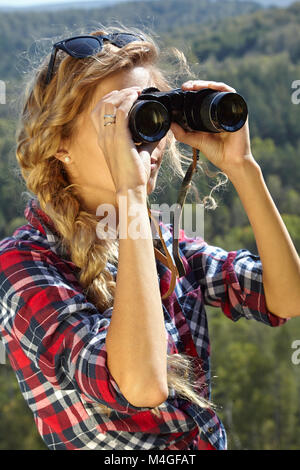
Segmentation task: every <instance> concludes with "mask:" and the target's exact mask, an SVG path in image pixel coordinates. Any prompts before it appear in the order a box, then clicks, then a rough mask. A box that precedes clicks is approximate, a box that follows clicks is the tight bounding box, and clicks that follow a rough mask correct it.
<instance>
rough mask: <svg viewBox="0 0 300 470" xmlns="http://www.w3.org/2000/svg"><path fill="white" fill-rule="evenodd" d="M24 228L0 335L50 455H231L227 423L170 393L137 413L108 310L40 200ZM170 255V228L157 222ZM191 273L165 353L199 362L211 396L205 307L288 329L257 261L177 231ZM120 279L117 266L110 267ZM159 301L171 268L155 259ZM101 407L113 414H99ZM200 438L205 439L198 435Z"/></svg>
mask: <svg viewBox="0 0 300 470" xmlns="http://www.w3.org/2000/svg"><path fill="white" fill-rule="evenodd" d="M25 216H26V218H27V220H28V224H26V225H24V226H22V227H19V228H18V229H17V230H16V231H15V232H14V234H13V235H12V236H11V237H7V238H5V239H3V240H2V241H1V242H0V304H1V314H0V331H1V334H2V338H3V341H4V344H5V347H6V352H7V355H8V357H9V360H10V363H11V365H12V367H13V369H14V371H15V373H16V376H17V379H18V382H19V385H20V389H21V392H22V394H23V396H24V399H25V400H26V402H27V404H28V406H29V407H30V409H31V411H32V412H33V416H34V420H35V422H36V425H37V428H38V431H39V433H40V435H41V436H42V438H43V440H44V442H45V443H46V445H47V446H48V447H49V449H71V450H73V449H101V450H138V449H140V450H151V449H173V450H180V449H190V450H196V449H205V448H207V449H226V447H227V440H226V433H225V430H224V427H223V424H222V422H221V421H220V419H219V418H218V416H217V415H216V414H215V412H214V411H213V410H211V409H201V408H200V407H198V406H196V405H195V404H192V403H190V402H188V401H187V400H183V399H181V398H179V397H177V396H176V393H175V391H174V390H172V389H171V390H170V393H169V396H168V399H167V400H166V401H165V402H164V403H163V404H162V405H161V406H160V411H161V415H160V417H157V416H155V415H153V413H151V408H146V407H135V406H133V405H132V404H130V403H129V402H128V401H127V400H126V398H125V397H124V396H123V395H122V393H121V391H120V389H119V387H118V385H117V383H116V382H115V380H114V379H113V377H112V376H111V374H110V372H109V369H108V367H107V354H106V346H105V337H106V332H107V329H108V327H109V324H110V319H111V314H112V308H110V309H107V310H106V311H105V312H99V311H98V310H97V309H96V307H95V306H94V305H93V304H92V303H90V302H88V301H87V299H86V297H85V296H84V294H83V289H82V287H81V285H80V284H79V282H78V276H77V275H78V272H79V268H78V267H76V266H75V265H74V264H73V263H72V262H71V261H70V259H69V258H68V256H67V254H66V253H62V252H61V251H60V248H59V247H60V244H59V237H58V234H57V233H56V232H55V230H54V227H53V225H52V223H51V220H49V218H48V217H47V215H46V214H45V213H43V212H42V210H41V208H40V207H39V204H38V201H37V200H36V199H34V198H32V199H31V201H30V202H29V203H28V205H27V207H26V210H25ZM161 228H162V233H163V237H164V240H165V242H166V245H167V248H168V250H169V252H170V255H171V256H172V231H171V230H172V227H171V226H170V224H168V225H163V224H161ZM179 247H180V255H181V257H182V259H183V262H184V264H185V267H186V272H187V274H186V276H184V277H182V278H180V279H177V284H176V288H175V290H174V292H173V293H172V295H171V296H170V297H169V298H168V299H165V300H163V301H162V304H163V311H164V319H165V327H166V336H167V338H168V353H169V354H172V353H178V352H179V353H180V352H185V353H187V354H189V355H191V356H194V358H195V360H196V361H197V364H198V365H199V366H200V368H199V370H202V373H201V374H199V376H198V384H199V386H200V388H201V389H202V392H201V394H202V395H203V396H204V397H205V398H210V364H209V356H210V346H209V338H208V328H207V318H206V312H205V308H204V305H205V304H208V305H213V306H216V307H220V308H221V310H222V311H223V312H224V314H225V315H226V316H227V317H228V318H230V319H231V320H233V321H236V320H238V319H239V318H241V317H244V318H246V319H255V320H257V321H260V322H262V323H264V324H266V325H269V326H278V325H282V324H283V323H285V321H286V320H284V319H281V318H279V317H277V316H275V315H273V314H272V313H270V312H269V311H268V310H267V307H266V303H265V297H264V289H263V284H262V266H261V262H260V259H259V257H258V256H256V255H253V254H251V253H250V252H249V251H247V250H238V251H232V252H226V251H224V250H222V249H221V248H217V247H212V246H209V245H208V244H207V243H205V242H204V241H203V240H202V239H201V238H195V239H191V238H187V237H186V236H185V234H184V232H183V231H181V239H180V243H179ZM107 267H108V268H109V269H111V270H112V272H113V274H114V275H116V267H114V266H113V265H110V264H109V263H108V266H107ZM157 272H158V279H159V283H160V289H161V294H162V295H163V294H164V293H165V292H166V290H168V286H169V282H170V274H171V273H170V271H169V270H168V269H167V268H166V267H165V266H164V265H162V264H161V263H160V262H159V261H158V260H157ZM99 403H100V404H105V405H106V406H108V407H109V408H110V409H111V410H112V413H111V415H110V417H107V416H106V415H105V414H104V413H101V412H100V411H99V409H98V408H97V404H99ZM200 435H201V438H200Z"/></svg>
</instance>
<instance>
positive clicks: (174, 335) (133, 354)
mask: <svg viewBox="0 0 300 470" xmlns="http://www.w3.org/2000/svg"><path fill="white" fill-rule="evenodd" d="M107 34H108V33H107V32H106V33H105V38H104V39H103V37H104V33H103V32H101V31H96V32H93V33H91V35H94V36H96V35H97V37H102V43H101V40H100V41H99V47H98V46H97V47H98V49H97V50H95V51H94V53H93V55H88V54H87V53H86V51H85V53H84V51H83V54H82V57H78V56H77V57H73V56H72V55H70V49H71V46H70V44H69V47H70V49H67V50H66V49H65V50H63V51H62V50H61V49H58V50H57V48H56V47H55V48H54V49H53V54H52V57H51V60H50V62H49V57H47V58H46V60H45V61H44V62H43V64H42V66H41V67H40V68H39V69H38V70H37V72H36V75H35V76H34V77H33V79H32V82H31V83H30V84H29V85H28V89H27V91H26V94H25V98H24V107H23V113H22V116H21V120H20V129H19V132H18V145H17V159H18V162H19V165H20V168H21V170H22V174H23V177H24V179H25V181H26V184H27V187H28V189H29V190H30V192H31V193H32V194H33V195H34V196H35V197H33V198H32V199H30V201H29V203H28V205H27V207H26V210H25V216H26V218H27V219H28V224H26V225H24V226H22V227H20V228H18V229H17V230H16V231H15V232H14V234H13V235H12V236H11V237H7V238H5V239H4V240H2V242H1V245H0V265H1V282H0V285H1V303H2V309H1V334H2V336H3V339H4V342H5V345H6V349H7V354H8V356H9V358H10V362H11V364H12V366H13V368H14V370H15V372H16V375H17V378H18V381H19V384H20V387H21V391H22V393H23V395H24V398H25V400H26V402H27V403H28V405H29V407H30V408H31V410H32V412H33V415H34V419H35V422H36V425H37V428H38V430H39V433H40V434H41V436H42V438H43V439H44V441H45V443H46V445H47V446H48V447H49V449H70V450H72V449H102V450H113V449H118V450H130V449H139V450H141V449H145V450H150V449H174V450H176V449H190V450H195V449H226V446H227V444H226V433H225V430H224V427H223V425H222V423H221V421H220V420H219V418H218V416H217V415H216V413H215V411H214V406H213V405H212V403H211V402H210V375H209V374H210V371H209V338H208V331H207V320H206V314H205V310H204V304H209V305H213V306H218V307H221V308H222V310H223V312H224V313H225V315H227V316H228V317H229V318H231V319H232V320H233V321H236V320H238V319H239V318H240V317H242V316H244V317H246V318H254V319H256V320H258V321H261V322H263V323H265V324H267V325H270V326H277V325H281V324H283V323H285V321H286V319H287V318H288V317H294V316H299V315H300V310H299V305H300V302H299V300H300V299H299V289H298V286H299V278H300V273H299V259H298V256H297V253H296V251H295V248H294V246H293V243H292V241H291V239H290V237H289V234H288V232H287V230H286V228H285V226H284V224H283V222H282V220H281V218H280V215H279V213H278V211H277V209H276V207H275V205H274V203H273V201H272V199H271V196H270V194H269V192H268V190H267V188H266V186H265V183H264V180H263V176H262V173H261V170H260V167H259V165H258V164H257V163H256V162H255V160H254V157H253V156H252V153H251V147H250V140H249V130H248V122H247V123H246V124H245V126H244V127H243V128H242V129H241V130H240V131H238V132H236V133H233V134H227V133H224V134H215V135H213V134H208V133H201V132H194V133H187V132H185V131H184V130H182V129H181V128H180V127H179V126H178V125H176V124H172V128H171V130H172V132H169V134H168V136H167V137H166V138H164V139H162V140H161V141H160V142H159V143H156V144H152V145H144V144H143V145H141V146H136V145H135V144H134V142H133V140H132V138H131V134H130V132H129V129H128V112H129V110H130V108H131V106H132V105H133V103H134V102H135V100H136V99H137V98H138V96H139V94H140V92H141V91H142V90H143V89H144V88H147V87H149V86H155V87H157V88H159V89H161V90H167V89H170V86H169V84H168V82H167V80H166V79H165V78H164V76H163V74H162V72H161V71H160V70H159V68H158V66H157V65H156V63H157V58H158V49H157V47H156V46H155V44H154V42H153V41H152V40H151V39H150V38H148V37H145V36H144V37H143V38H142V37H139V36H136V33H134V34H135V37H133V36H129V35H127V36H126V35H125V36H124V35H122V34H119V35H118V34H116V35H107ZM80 41H82V39H79V43H76V42H74V41H73V49H72V50H73V55H74V51H76V47H77V46H78V47H79V48H80V47H81V46H82V42H80ZM67 44H68V43H67ZM67 44H66V43H65V45H67ZM78 50H79V49H78ZM56 52H57V54H56V55H55V53H56ZM81 52H82V50H81ZM88 52H89V51H88ZM86 55H88V56H87V57H85V56H86ZM206 87H210V88H213V89H215V90H220V91H235V90H233V89H232V88H231V87H230V86H228V85H226V84H223V83H216V82H205V81H201V80H200V81H199V80H196V81H190V82H187V83H185V84H183V85H182V88H183V89H184V90H200V89H202V88H206ZM174 136H175V139H176V140H177V141H179V142H183V143H186V144H188V145H191V146H192V147H194V148H196V149H199V150H200V151H201V152H203V153H204V155H205V156H206V157H207V158H208V159H209V160H210V161H211V162H212V163H213V164H215V165H216V166H217V167H219V168H220V170H222V171H223V172H224V173H226V175H227V176H228V177H229V178H230V180H231V182H232V183H233V185H234V186H235V188H236V190H237V192H238V194H239V196H240V198H241V201H242V203H243V204H244V207H245V210H246V212H247V214H248V217H249V219H250V222H251V224H252V227H253V230H254V234H255V238H256V242H257V246H258V250H259V253H260V258H259V257H258V256H255V255H252V254H251V253H249V251H247V250H239V251H233V252H230V253H227V252H225V251H224V250H222V249H221V248H217V247H211V246H209V245H207V244H206V243H205V242H204V241H203V240H202V239H200V238H196V239H191V238H187V237H186V235H185V234H184V232H181V238H180V254H181V256H182V260H183V263H184V266H185V269H186V276H184V277H181V278H179V279H177V283H176V288H175V289H174V291H173V292H172V294H171V295H169V296H168V297H166V298H165V299H164V300H162V296H164V294H165V292H166V291H167V290H168V288H169V285H170V277H171V276H170V271H169V270H168V269H167V268H166V267H165V266H164V265H163V264H162V263H161V262H160V261H159V260H157V259H155V254H154V249H153V239H152V232H151V227H150V223H149V214H148V212H147V197H148V195H149V194H150V193H151V192H152V191H153V190H154V189H155V185H156V179H157V175H158V171H159V168H160V166H161V163H162V159H163V156H164V155H166V154H167V153H166V152H167V151H168V152H169V153H168V155H169V157H170V158H171V163H172V165H173V166H174V167H176V168H177V169H178V171H180V163H179V160H178V154H177V153H176V152H175V149H174ZM151 163H152V164H151ZM124 198H126V202H127V206H126V208H125V209H124V206H123V205H122V204H121V201H123V200H124ZM103 204H110V205H111V206H113V207H114V208H115V209H116V213H117V216H118V217H117V223H118V221H119V220H120V215H121V216H122V219H123V220H125V222H127V224H128V225H129V224H130V222H131V221H132V215H131V214H132V212H131V210H132V209H133V208H134V207H138V209H139V223H140V230H141V232H142V233H143V234H144V238H137V239H134V238H133V237H131V236H129V234H127V233H126V237H123V238H121V237H120V238H119V239H115V240H113V239H105V238H104V237H102V238H101V237H99V236H97V228H98V225H97V224H98V223H99V217H97V216H96V212H97V209H98V208H99V206H101V207H103V206H102V205H103ZM121 207H122V212H121ZM160 225H161V229H162V234H163V239H164V241H165V243H166V246H167V248H168V249H169V247H170V245H171V244H172V227H171V225H170V224H168V225H164V224H160ZM274 253H276V256H274Z"/></svg>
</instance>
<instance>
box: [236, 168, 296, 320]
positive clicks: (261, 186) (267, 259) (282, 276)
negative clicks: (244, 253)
mask: <svg viewBox="0 0 300 470" xmlns="http://www.w3.org/2000/svg"><path fill="white" fill-rule="evenodd" d="M227 174H228V177H229V179H230V180H231V182H232V184H233V185H234V187H235V189H236V191H237V193H238V195H239V197H240V199H241V202H242V204H243V206H244V208H245V211H246V213H247V215H248V218H249V221H250V223H251V226H252V228H253V232H254V236H255V240H256V244H257V249H258V252H259V256H260V259H261V262H262V267H263V285H264V291H265V297H266V303H267V307H268V309H269V310H270V311H271V312H272V313H274V314H275V315H277V316H279V317H294V316H300V261H299V256H298V254H297V252H296V249H295V247H294V245H293V242H292V240H291V238H290V235H289V233H288V231H287V229H286V227H285V225H284V222H283V220H282V218H281V216H280V214H279V212H278V210H277V208H276V206H275V203H274V201H273V200H272V197H271V195H270V193H269V191H268V189H267V186H266V184H265V181H264V178H263V175H262V172H261V169H260V167H259V165H257V164H254V163H253V162H250V161H247V160H246V161H245V164H244V165H243V167H242V168H240V169H239V170H235V172H234V173H230V172H228V173H227Z"/></svg>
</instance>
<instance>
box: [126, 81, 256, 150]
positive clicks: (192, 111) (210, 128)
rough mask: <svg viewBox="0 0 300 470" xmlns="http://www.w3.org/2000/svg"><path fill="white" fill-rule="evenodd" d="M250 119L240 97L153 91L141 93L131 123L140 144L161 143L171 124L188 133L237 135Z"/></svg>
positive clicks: (130, 116) (209, 92)
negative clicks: (234, 133)
mask: <svg viewBox="0 0 300 470" xmlns="http://www.w3.org/2000/svg"><path fill="white" fill-rule="evenodd" d="M247 116H248V108H247V104H246V102H245V100H244V98H243V97H242V96H241V95H239V94H237V93H232V92H220V91H215V90H212V89H211V88H205V89H203V90H199V91H184V90H182V89H181V88H176V89H175V90H171V91H167V92H161V91H159V90H158V89H157V88H153V87H152V88H146V89H144V90H143V91H142V93H141V95H140V96H139V97H138V99H137V100H136V102H135V103H134V104H133V106H132V108H131V110H130V111H129V115H128V119H129V128H130V131H131V135H132V138H133V141H134V142H135V143H136V144H138V143H147V142H156V141H158V140H161V139H162V138H163V137H164V136H165V135H166V134H167V132H168V131H169V129H170V126H171V123H172V122H176V123H178V124H179V125H180V126H181V127H182V128H183V129H185V130H187V131H203V132H214V133H216V132H224V131H225V132H236V131H238V130H239V129H241V127H243V125H244V124H245V122H246V120H247Z"/></svg>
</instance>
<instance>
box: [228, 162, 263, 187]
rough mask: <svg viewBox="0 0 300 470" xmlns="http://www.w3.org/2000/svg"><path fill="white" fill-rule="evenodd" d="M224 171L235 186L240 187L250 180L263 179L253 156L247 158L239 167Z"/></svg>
mask: <svg viewBox="0 0 300 470" xmlns="http://www.w3.org/2000/svg"><path fill="white" fill-rule="evenodd" d="M223 171H224V173H225V174H226V175H227V176H228V178H229V180H230V181H231V183H232V184H233V185H234V186H240V185H241V184H243V183H244V182H247V181H248V180H250V179H253V178H261V177H262V171H261V168H260V166H259V164H258V163H257V162H256V160H255V159H254V157H253V156H252V155H250V156H247V157H245V158H244V160H243V161H242V163H241V164H240V165H239V166H238V167H237V166H235V167H232V168H228V169H227V170H223Z"/></svg>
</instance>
